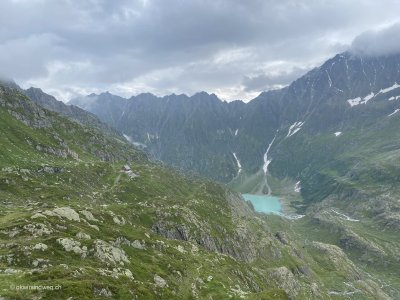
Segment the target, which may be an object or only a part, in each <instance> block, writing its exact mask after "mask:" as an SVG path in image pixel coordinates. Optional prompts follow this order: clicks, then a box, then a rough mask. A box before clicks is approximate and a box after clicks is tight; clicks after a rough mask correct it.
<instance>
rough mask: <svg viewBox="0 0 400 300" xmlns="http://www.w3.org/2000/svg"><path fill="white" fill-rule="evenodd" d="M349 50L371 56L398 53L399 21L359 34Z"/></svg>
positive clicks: (399, 46)
mask: <svg viewBox="0 0 400 300" xmlns="http://www.w3.org/2000/svg"><path fill="white" fill-rule="evenodd" d="M351 51H353V52H354V53H357V54H363V55H372V56H375V55H377V56H379V55H387V54H394V53H400V23H395V24H393V25H391V26H389V27H385V28H383V29H380V30H369V31H366V32H364V33H362V34H360V35H359V36H357V37H356V38H355V39H354V41H353V43H352V45H351Z"/></svg>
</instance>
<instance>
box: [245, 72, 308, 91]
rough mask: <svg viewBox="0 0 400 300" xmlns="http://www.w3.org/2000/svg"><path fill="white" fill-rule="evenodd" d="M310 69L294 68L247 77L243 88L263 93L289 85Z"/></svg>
mask: <svg viewBox="0 0 400 300" xmlns="http://www.w3.org/2000/svg"><path fill="white" fill-rule="evenodd" d="M307 71H308V69H304V68H299V67H294V68H290V69H284V70H281V72H279V73H276V74H258V75H255V76H245V77H244V78H243V82H242V84H243V86H244V89H245V91H248V92H252V91H262V90H268V89H274V88H276V87H280V86H282V85H285V84H287V83H291V82H292V81H294V80H295V79H297V78H298V77H300V76H302V75H304V74H305V73H306V72H307Z"/></svg>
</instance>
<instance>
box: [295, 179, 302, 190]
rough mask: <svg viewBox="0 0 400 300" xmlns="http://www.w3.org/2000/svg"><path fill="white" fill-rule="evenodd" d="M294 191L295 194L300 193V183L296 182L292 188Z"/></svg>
mask: <svg viewBox="0 0 400 300" xmlns="http://www.w3.org/2000/svg"><path fill="white" fill-rule="evenodd" d="M294 191H295V192H296V193H300V191H301V181H297V182H296V184H295V186H294Z"/></svg>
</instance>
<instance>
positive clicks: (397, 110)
mask: <svg viewBox="0 0 400 300" xmlns="http://www.w3.org/2000/svg"><path fill="white" fill-rule="evenodd" d="M399 111H400V109H395V110H394V112H392V113H391V114H389V115H388V117H391V116H393V115H394V114H396V113H398V112H399Z"/></svg>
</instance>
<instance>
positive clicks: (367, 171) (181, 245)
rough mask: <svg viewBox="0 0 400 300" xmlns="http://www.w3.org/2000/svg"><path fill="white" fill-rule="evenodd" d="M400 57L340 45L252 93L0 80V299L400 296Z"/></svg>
mask: <svg viewBox="0 0 400 300" xmlns="http://www.w3.org/2000/svg"><path fill="white" fill-rule="evenodd" d="M399 63H400V55H387V56H380V57H372V56H371V57H367V56H360V55H356V54H354V53H350V52H346V53H342V54H339V55H336V56H335V57H333V58H332V59H330V60H328V61H327V62H325V63H324V64H323V65H321V66H320V67H318V68H315V69H314V70H312V71H310V72H309V73H307V74H306V75H304V76H302V77H301V78H299V79H297V80H296V81H294V82H293V83H292V84H290V85H289V86H287V87H285V88H283V89H280V90H274V91H268V92H263V93H261V94H260V95H259V96H258V97H257V98H255V99H253V100H252V101H250V102H249V103H244V102H241V101H234V102H229V103H228V102H223V101H221V100H220V99H218V97H217V96H216V95H214V94H208V93H205V92H200V93H197V94H195V95H193V96H191V97H188V96H186V95H169V96H165V97H161V98H160V97H156V96H154V95H152V94H140V95H138V96H135V97H132V98H130V99H124V98H122V97H118V96H115V95H112V94H110V93H103V94H100V95H95V94H91V95H88V96H85V97H80V98H77V99H73V100H71V102H70V103H69V104H72V105H67V104H64V103H62V102H59V101H57V100H56V99H55V98H54V97H52V96H51V95H47V94H46V93H44V92H43V91H42V90H40V89H37V88H30V89H28V90H23V89H21V88H20V87H18V86H17V85H16V84H15V83H12V82H2V83H1V84H0V128H1V131H0V142H1V145H2V148H1V150H0V195H1V199H2V201H1V202H0V207H1V210H0V212H1V215H0V295H1V297H5V298H6V299H8V298H10V299H26V298H34V297H36V298H43V299H54V298H69V297H72V298H73V299H82V298H85V297H86V298H88V299H91V298H99V299H101V298H115V299H131V298H133V299H228V298H231V299H243V298H248V299H333V298H335V299H336V298H337V299H398V298H399V296H400V281H399V278H400V272H399V270H400V268H399V267H400V265H399V262H400V240H399V239H398V230H399V228H400V202H399V198H398V195H399V193H400V190H399V189H400V187H399V184H398V182H399V178H400V164H399V158H400V132H399V131H398V128H399V126H400V118H399V117H400V115H398V114H399V113H400V102H399V100H400V84H399V82H400V64H399ZM106 124H107V125H106ZM207 177H208V179H206V178H207ZM235 191H236V192H235ZM237 192H240V193H254V194H272V195H275V196H278V197H279V198H280V199H281V201H282V203H283V205H284V212H285V213H284V214H283V215H266V214H260V213H257V212H256V211H254V208H253V207H252V205H251V204H250V203H248V202H246V201H244V200H243V198H242V197H241V196H240V193H237ZM293 215H294V216H295V218H293V217H291V216H293ZM48 284H52V285H53V284H54V285H59V286H61V290H50V289H49V290H41V291H37V290H29V289H24V288H18V289H16V288H10V286H11V287H15V286H18V287H20V286H21V285H24V286H25V285H26V286H29V285H48Z"/></svg>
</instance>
